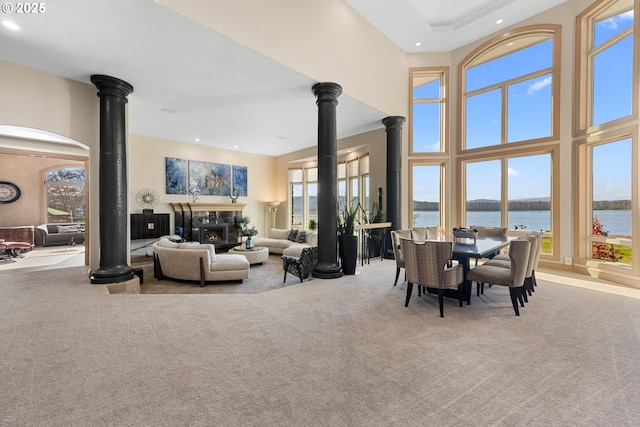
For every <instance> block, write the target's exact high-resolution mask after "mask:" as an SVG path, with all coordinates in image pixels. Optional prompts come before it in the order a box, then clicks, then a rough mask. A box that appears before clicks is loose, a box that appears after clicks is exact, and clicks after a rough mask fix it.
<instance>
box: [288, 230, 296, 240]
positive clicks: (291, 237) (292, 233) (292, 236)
mask: <svg viewBox="0 0 640 427" xmlns="http://www.w3.org/2000/svg"><path fill="white" fill-rule="evenodd" d="M296 237H298V230H296V229H295V228H292V229H291V230H289V236H288V237H287V240H291V241H292V242H295V241H296Z"/></svg>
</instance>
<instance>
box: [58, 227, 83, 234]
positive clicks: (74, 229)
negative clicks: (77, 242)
mask: <svg viewBox="0 0 640 427" xmlns="http://www.w3.org/2000/svg"><path fill="white" fill-rule="evenodd" d="M78 231H80V226H79V225H59V226H58V233H77V232H78Z"/></svg>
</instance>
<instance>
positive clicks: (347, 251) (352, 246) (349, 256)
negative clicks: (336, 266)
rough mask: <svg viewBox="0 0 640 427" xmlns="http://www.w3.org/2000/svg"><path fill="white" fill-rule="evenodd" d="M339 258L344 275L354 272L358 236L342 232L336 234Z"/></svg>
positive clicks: (356, 260)
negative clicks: (338, 234)
mask: <svg viewBox="0 0 640 427" xmlns="http://www.w3.org/2000/svg"><path fill="white" fill-rule="evenodd" d="M338 243H339V247H338V250H339V253H340V260H341V261H342V272H343V273H344V274H345V275H346V276H350V275H354V274H356V265H357V263H358V236H351V235H347V234H342V235H340V236H338Z"/></svg>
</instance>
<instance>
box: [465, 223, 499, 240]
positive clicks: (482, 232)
mask: <svg viewBox="0 0 640 427" xmlns="http://www.w3.org/2000/svg"><path fill="white" fill-rule="evenodd" d="M469 228H472V229H473V228H475V229H476V230H478V237H489V238H497V239H506V238H507V227H485V226H483V225H472V226H470V227H469Z"/></svg>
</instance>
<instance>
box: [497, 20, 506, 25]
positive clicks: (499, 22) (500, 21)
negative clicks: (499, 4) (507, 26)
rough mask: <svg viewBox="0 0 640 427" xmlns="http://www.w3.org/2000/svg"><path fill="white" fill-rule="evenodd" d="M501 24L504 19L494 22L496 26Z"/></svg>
mask: <svg viewBox="0 0 640 427" xmlns="http://www.w3.org/2000/svg"><path fill="white" fill-rule="evenodd" d="M503 22H504V19H502V18H500V19H498V20H497V21H496V24H498V25H499V24H502V23H503Z"/></svg>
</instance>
